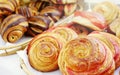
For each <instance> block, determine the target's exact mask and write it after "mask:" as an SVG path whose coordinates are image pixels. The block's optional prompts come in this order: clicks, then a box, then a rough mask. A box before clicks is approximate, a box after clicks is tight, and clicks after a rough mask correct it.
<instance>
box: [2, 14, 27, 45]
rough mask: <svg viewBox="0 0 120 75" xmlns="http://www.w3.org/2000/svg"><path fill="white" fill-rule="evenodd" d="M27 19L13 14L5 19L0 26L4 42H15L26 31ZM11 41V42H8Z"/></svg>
mask: <svg viewBox="0 0 120 75" xmlns="http://www.w3.org/2000/svg"><path fill="white" fill-rule="evenodd" d="M27 26H28V22H27V19H26V18H25V17H23V16H21V15H18V14H13V15H10V16H8V17H7V18H5V19H4V20H3V22H2V24H1V29H0V30H1V31H0V32H1V35H2V37H3V39H4V40H5V41H6V42H12V43H13V42H16V41H18V40H19V39H20V38H21V37H22V36H23V34H24V33H25V32H26V31H27V30H26V27H27ZM10 39H11V40H10Z"/></svg>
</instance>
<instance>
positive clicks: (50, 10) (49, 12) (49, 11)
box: [39, 6, 63, 23]
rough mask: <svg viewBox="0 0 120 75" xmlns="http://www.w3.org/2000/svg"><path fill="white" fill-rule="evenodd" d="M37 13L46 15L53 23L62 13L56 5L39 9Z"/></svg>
mask: <svg viewBox="0 0 120 75" xmlns="http://www.w3.org/2000/svg"><path fill="white" fill-rule="evenodd" d="M39 15H44V16H46V17H48V18H49V19H50V20H51V21H52V22H53V23H55V22H57V21H58V20H59V19H60V18H61V17H62V16H63V15H62V12H60V11H59V10H58V9H57V8H56V7H54V6H47V7H45V8H44V9H43V10H41V12H40V14H39Z"/></svg>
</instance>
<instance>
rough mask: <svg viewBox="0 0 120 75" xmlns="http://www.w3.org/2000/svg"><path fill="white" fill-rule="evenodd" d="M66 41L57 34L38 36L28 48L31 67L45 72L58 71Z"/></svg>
mask: <svg viewBox="0 0 120 75" xmlns="http://www.w3.org/2000/svg"><path fill="white" fill-rule="evenodd" d="M65 43H66V41H65V40H64V39H63V38H62V37H61V36H59V35H57V34H55V33H44V34H40V35H38V36H36V37H35V38H33V40H32V41H31V42H30V43H29V45H28V48H27V54H28V60H29V62H30V65H31V66H32V67H33V68H34V69H36V70H38V71H43V72H48V71H53V70H56V69H58V56H59V53H60V51H61V49H62V47H63V46H64V44H65Z"/></svg>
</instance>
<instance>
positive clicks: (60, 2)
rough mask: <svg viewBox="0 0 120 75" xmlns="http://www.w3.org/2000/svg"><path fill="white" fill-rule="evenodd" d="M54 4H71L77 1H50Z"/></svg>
mask: <svg viewBox="0 0 120 75" xmlns="http://www.w3.org/2000/svg"><path fill="white" fill-rule="evenodd" d="M50 1H51V2H53V3H54V4H71V3H76V2H77V0H50Z"/></svg>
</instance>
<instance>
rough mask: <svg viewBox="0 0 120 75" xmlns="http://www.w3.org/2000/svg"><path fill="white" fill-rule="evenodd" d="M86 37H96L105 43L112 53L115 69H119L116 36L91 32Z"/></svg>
mask: <svg viewBox="0 0 120 75" xmlns="http://www.w3.org/2000/svg"><path fill="white" fill-rule="evenodd" d="M88 36H92V37H96V38H98V39H100V40H101V41H103V42H104V43H106V45H107V46H108V47H109V48H110V50H111V52H112V53H113V57H114V60H115V65H116V68H118V67H120V40H119V38H117V37H116V36H114V35H112V34H109V33H105V32H97V31H96V32H93V33H91V34H89V35H88Z"/></svg>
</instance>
